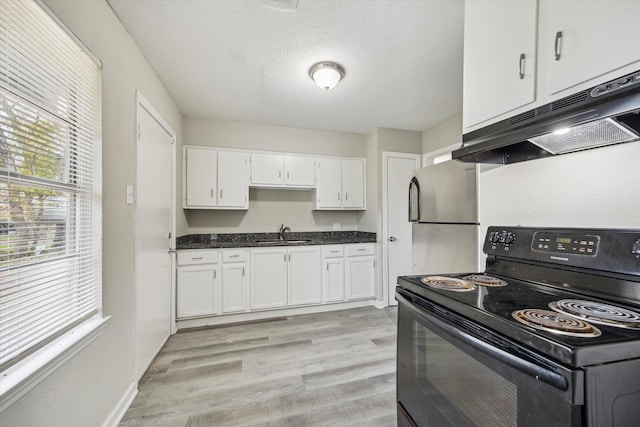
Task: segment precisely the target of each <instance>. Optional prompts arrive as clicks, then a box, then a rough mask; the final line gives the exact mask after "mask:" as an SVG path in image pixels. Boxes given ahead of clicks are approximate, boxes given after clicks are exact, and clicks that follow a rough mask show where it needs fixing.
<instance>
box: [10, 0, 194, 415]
mask: <svg viewBox="0 0 640 427" xmlns="http://www.w3.org/2000/svg"><path fill="white" fill-rule="evenodd" d="M45 3H46V4H47V5H48V6H49V7H50V8H51V9H52V10H53V11H54V12H55V13H56V14H57V15H58V16H59V17H60V18H61V19H62V21H63V22H65V24H66V25H67V26H68V27H69V28H70V29H71V30H72V31H73V32H74V33H75V34H76V35H77V36H78V37H79V38H80V39H81V40H82V41H83V42H84V43H85V44H86V45H87V46H88V47H89V49H91V51H92V52H93V53H94V54H95V55H96V56H97V57H98V58H99V59H100V60H101V61H102V62H103V64H104V65H103V69H102V78H103V85H102V89H103V90H102V98H103V107H102V109H103V123H102V127H103V154H102V157H103V224H104V225H103V309H104V314H105V315H110V316H112V319H111V320H110V322H109V323H108V325H107V327H106V330H105V331H104V333H103V334H102V335H101V336H100V337H99V338H98V339H97V340H96V341H94V342H93V343H91V344H90V345H89V346H88V347H87V348H86V349H84V350H83V351H81V352H80V353H79V354H78V355H76V356H75V357H74V358H73V359H71V360H70V361H69V362H67V363H66V364H65V365H63V366H62V367H61V368H60V369H58V370H57V371H56V372H55V373H54V374H52V375H51V376H49V377H48V378H47V379H45V380H44V381H43V382H42V383H40V384H39V385H38V386H37V387H36V388H34V389H33V390H31V391H30V392H29V393H27V394H26V395H25V396H23V397H22V398H21V399H19V400H18V401H17V402H16V403H14V404H13V405H12V406H10V407H9V408H8V409H6V410H5V411H4V412H2V413H1V414H0V425H1V426H7V427H8V426H16V427H17V426H20V427H40V426H47V427H55V426H61V427H62V426H64V427H74V426H78V427H87V426H92V427H94V426H100V425H101V424H102V423H103V422H104V421H105V420H107V418H108V417H109V414H110V412H111V411H112V410H113V409H114V408H115V407H116V405H118V402H119V401H120V399H121V398H122V397H123V396H124V395H125V393H126V392H127V391H128V390H129V391H130V390H132V387H134V386H135V383H134V382H133V380H134V347H133V334H134V324H133V320H134V283H133V278H134V236H135V230H136V223H135V209H134V207H133V206H127V205H126V204H125V185H126V184H134V183H135V176H136V147H135V133H134V129H135V108H136V98H135V96H136V89H140V90H141V92H142V94H143V95H144V96H145V97H146V98H147V100H149V102H150V103H151V104H152V105H153V106H154V107H155V109H156V110H157V111H159V112H160V113H161V114H162V115H163V117H164V118H165V120H166V121H167V122H168V123H169V124H170V125H171V126H172V127H173V128H174V130H175V131H176V132H177V133H178V139H180V137H181V132H182V123H181V121H182V117H181V114H180V112H179V111H178V109H177V108H176V107H175V105H174V103H173V101H172V100H171V97H170V96H169V94H168V93H167V92H166V90H165V89H164V87H163V86H162V84H161V82H160V81H159V80H158V78H157V77H156V75H155V73H154V72H153V70H152V69H151V67H150V66H149V64H148V63H147V62H146V60H145V59H144V57H143V56H142V54H141V52H140V51H139V49H138V48H137V46H136V45H135V44H134V43H133V41H132V40H131V38H130V37H129V34H128V33H127V32H126V31H125V30H124V28H123V27H122V26H121V25H120V22H119V21H118V19H117V18H116V17H115V15H114V14H113V13H112V11H111V9H110V8H109V6H108V5H107V3H106V2H104V1H103V0H91V1H87V0H45Z"/></svg>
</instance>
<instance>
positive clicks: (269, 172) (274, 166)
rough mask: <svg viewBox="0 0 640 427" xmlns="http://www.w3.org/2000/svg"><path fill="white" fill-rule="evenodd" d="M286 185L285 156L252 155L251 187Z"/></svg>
mask: <svg viewBox="0 0 640 427" xmlns="http://www.w3.org/2000/svg"><path fill="white" fill-rule="evenodd" d="M282 184H284V156H282V155H280V154H258V153H251V185H253V186H263V185H265V186H270V185H282Z"/></svg>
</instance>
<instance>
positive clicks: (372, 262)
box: [345, 243, 376, 300]
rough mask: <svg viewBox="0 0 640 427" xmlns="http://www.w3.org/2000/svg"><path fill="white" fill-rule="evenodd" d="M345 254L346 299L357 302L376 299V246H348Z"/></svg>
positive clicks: (367, 244) (371, 244) (369, 244)
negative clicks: (358, 300) (356, 300)
mask: <svg viewBox="0 0 640 427" xmlns="http://www.w3.org/2000/svg"><path fill="white" fill-rule="evenodd" d="M345 254H346V256H345V298H346V299H347V300H355V299H365V298H373V297H375V296H376V287H375V284H376V255H375V244H373V243H366V244H356V245H347V247H346V249H345Z"/></svg>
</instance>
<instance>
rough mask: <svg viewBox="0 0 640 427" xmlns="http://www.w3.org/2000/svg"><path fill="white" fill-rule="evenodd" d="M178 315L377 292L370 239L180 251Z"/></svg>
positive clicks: (298, 303) (324, 300)
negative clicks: (252, 247)
mask: <svg viewBox="0 0 640 427" xmlns="http://www.w3.org/2000/svg"><path fill="white" fill-rule="evenodd" d="M177 261H178V268H177V290H176V300H177V304H176V317H177V318H178V319H188V318H194V317H206V316H216V315H225V314H233V313H244V312H250V311H253V310H255V311H258V310H267V309H278V308H286V307H290V306H304V305H318V304H323V303H336V302H342V301H349V300H361V299H367V298H373V297H375V278H376V274H375V268H376V255H375V244H374V243H362V244H347V245H326V246H324V245H323V246H315V245H314V246H289V247H268V248H254V249H223V250H220V249H208V250H186V251H179V252H178V256H177Z"/></svg>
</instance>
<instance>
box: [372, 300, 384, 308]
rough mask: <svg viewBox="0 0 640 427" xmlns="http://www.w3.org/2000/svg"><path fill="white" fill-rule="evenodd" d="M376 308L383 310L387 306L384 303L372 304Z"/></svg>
mask: <svg viewBox="0 0 640 427" xmlns="http://www.w3.org/2000/svg"><path fill="white" fill-rule="evenodd" d="M373 305H374V306H375V307H376V308H385V307H386V306H387V304H386V303H385V302H384V301H376V302H375V303H374V304H373Z"/></svg>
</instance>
